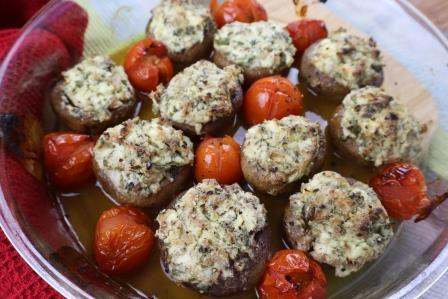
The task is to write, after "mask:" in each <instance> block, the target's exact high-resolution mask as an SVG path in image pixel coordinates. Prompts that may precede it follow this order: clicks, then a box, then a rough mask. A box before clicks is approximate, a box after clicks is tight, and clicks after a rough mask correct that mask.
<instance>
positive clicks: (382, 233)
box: [285, 171, 393, 277]
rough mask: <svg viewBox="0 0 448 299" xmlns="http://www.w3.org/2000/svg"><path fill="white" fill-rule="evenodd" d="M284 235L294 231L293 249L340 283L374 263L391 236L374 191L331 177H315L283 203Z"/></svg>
mask: <svg viewBox="0 0 448 299" xmlns="http://www.w3.org/2000/svg"><path fill="white" fill-rule="evenodd" d="M289 201H290V203H289V204H290V209H291V215H289V216H288V217H287V219H285V225H286V228H287V231H288V230H294V231H300V232H302V235H300V236H296V238H297V239H298V240H296V242H295V244H294V247H295V248H297V249H301V250H305V251H310V250H311V252H310V254H311V255H312V256H313V257H314V258H315V259H316V260H317V261H319V262H321V263H326V264H329V265H331V266H333V267H335V268H336V276H338V277H345V276H347V275H349V274H350V273H352V272H355V271H358V270H359V269H361V268H362V267H363V266H364V264H365V263H367V262H369V261H372V260H374V259H376V258H378V257H379V256H380V255H381V254H382V253H383V252H384V249H385V247H386V245H387V244H388V243H389V241H390V240H391V238H392V236H393V230H392V227H391V224H390V221H389V217H388V215H387V213H386V210H385V209H384V208H383V206H382V205H381V202H380V200H379V199H378V197H377V195H376V193H375V191H373V189H371V188H370V187H369V186H367V185H366V184H364V183H361V182H358V181H356V182H354V183H353V184H350V182H349V181H348V180H347V179H346V178H344V177H342V176H341V175H339V174H338V173H336V172H332V171H324V172H321V173H318V174H316V175H315V176H314V177H313V178H312V179H311V180H310V181H309V182H308V183H307V184H303V185H302V187H301V191H300V192H299V193H296V194H294V195H292V196H291V197H290V199H289Z"/></svg>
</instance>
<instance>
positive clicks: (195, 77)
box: [151, 60, 243, 134]
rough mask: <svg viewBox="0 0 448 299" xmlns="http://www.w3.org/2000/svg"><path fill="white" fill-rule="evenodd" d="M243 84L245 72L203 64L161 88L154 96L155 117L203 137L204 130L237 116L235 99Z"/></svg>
mask: <svg viewBox="0 0 448 299" xmlns="http://www.w3.org/2000/svg"><path fill="white" fill-rule="evenodd" d="M242 82H243V75H242V72H241V69H240V68H239V67H237V66H233V65H232V66H228V67H225V68H224V69H220V68H218V67H217V66H216V65H215V64H213V63H211V62H209V61H206V60H201V61H198V62H196V63H195V64H193V65H191V66H189V67H188V68H186V69H184V70H183V71H182V72H180V73H179V74H177V75H176V76H174V78H173V79H171V81H170V83H169V84H168V87H166V88H165V87H164V86H163V85H159V87H158V88H157V90H156V91H155V92H153V93H152V94H151V98H152V100H153V110H154V113H160V115H161V116H162V117H163V118H166V119H169V120H171V121H174V122H176V123H179V124H185V125H188V126H191V127H193V128H194V129H195V131H196V133H197V134H200V133H201V130H202V127H203V126H204V125H205V124H207V123H209V122H212V121H214V120H217V119H218V118H221V117H226V116H229V115H231V113H232V112H233V106H232V97H234V95H235V92H236V90H237V89H238V88H240V84H241V83H242Z"/></svg>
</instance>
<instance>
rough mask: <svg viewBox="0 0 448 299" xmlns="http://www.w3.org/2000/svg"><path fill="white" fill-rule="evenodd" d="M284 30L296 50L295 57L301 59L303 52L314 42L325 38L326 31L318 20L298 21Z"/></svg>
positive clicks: (322, 23) (323, 24)
mask: <svg viewBox="0 0 448 299" xmlns="http://www.w3.org/2000/svg"><path fill="white" fill-rule="evenodd" d="M286 29H287V30H288V32H289V35H290V36H291V38H292V42H293V43H294V46H295V47H296V49H297V53H296V56H297V57H301V56H302V54H303V53H304V52H305V50H306V49H307V48H308V47H309V46H311V45H312V44H314V43H315V42H316V41H318V40H320V39H323V38H326V37H327V36H328V30H327V27H326V26H325V23H324V22H323V21H320V20H307V19H304V20H299V21H295V22H291V23H289V24H288V26H287V27H286Z"/></svg>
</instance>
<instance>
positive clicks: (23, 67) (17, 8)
mask: <svg viewBox="0 0 448 299" xmlns="http://www.w3.org/2000/svg"><path fill="white" fill-rule="evenodd" d="M46 2H48V0H14V1H0V64H1V62H2V60H3V59H4V58H5V56H6V54H7V52H8V50H9V49H10V47H11V46H12V44H13V43H14V41H15V40H16V39H17V38H18V36H19V35H20V32H21V29H20V27H21V26H23V25H24V24H25V22H26V21H27V20H28V19H29V18H30V17H32V16H33V15H34V14H35V13H36V12H37V11H38V10H39V9H40V7H41V6H43V5H44V4H46ZM86 26H87V15H86V13H85V12H84V10H82V9H81V8H80V7H79V6H78V5H77V4H75V3H72V2H66V3H64V5H62V6H61V7H59V9H58V10H56V11H55V12H54V14H52V16H51V18H48V19H47V20H46V21H45V23H43V24H41V26H40V28H36V29H34V30H33V31H31V32H30V34H29V35H28V36H27V38H26V39H25V40H24V41H23V44H22V46H21V48H20V49H18V50H17V52H16V54H15V55H14V57H13V59H12V60H11V61H10V64H9V66H8V67H9V70H8V77H7V78H5V80H3V82H2V83H1V86H0V89H1V90H2V92H1V93H0V103H1V105H0V110H1V111H3V112H15V113H16V114H18V115H21V113H22V112H23V110H24V109H23V107H27V111H28V112H30V113H31V114H33V115H34V116H36V117H39V116H40V115H41V106H42V105H41V99H42V97H43V96H44V94H43V92H42V86H45V82H47V81H49V79H50V78H52V77H53V75H54V72H56V71H57V72H60V71H61V70H63V69H65V68H67V67H68V66H69V65H70V64H71V63H73V62H74V61H77V60H78V59H79V58H80V56H81V55H82V50H83V36H84V31H85V29H86ZM14 27H17V28H14ZM3 28H5V29H3ZM6 28H7V29H6ZM36 61H38V62H39V63H36ZM23 82H26V85H24V84H23ZM24 102H26V104H24ZM10 162H11V163H16V164H17V162H16V161H15V160H14V159H11V160H10ZM13 169H16V170H20V169H21V168H20V165H19V166H16V167H13V168H11V169H10V171H12V170H13ZM34 181H35V180H34ZM30 185H33V184H32V183H30ZM34 185H36V186H37V183H36V184H34ZM34 185H33V186H34ZM17 192H18V193H17V194H16V195H17V197H16V198H19V197H20V194H21V193H26V192H21V191H20V190H17ZM40 192H41V193H43V194H44V193H45V192H42V191H40ZM22 200H23V201H26V202H22V206H25V207H26V206H30V207H31V206H33V200H32V199H30V198H22ZM48 210H50V209H48ZM37 226H38V223H37V224H36V223H35V227H37ZM50 241H51V240H50ZM50 243H51V242H50ZM0 256H1V261H0V298H44V299H47V298H48V299H49V298H62V296H61V295H59V294H58V293H57V292H56V291H55V290H54V289H53V288H52V287H51V286H49V285H48V284H47V283H46V282H45V281H44V280H42V279H41V278H40V277H39V276H38V275H37V274H36V273H35V272H34V271H33V270H32V269H31V268H30V267H29V266H28V265H27V264H26V262H25V261H24V260H23V259H22V258H21V257H20V255H19V254H18V253H17V251H16V250H15V249H14V248H13V247H12V246H11V244H10V242H9V241H8V239H7V238H6V236H5V235H4V234H3V232H1V231H0Z"/></svg>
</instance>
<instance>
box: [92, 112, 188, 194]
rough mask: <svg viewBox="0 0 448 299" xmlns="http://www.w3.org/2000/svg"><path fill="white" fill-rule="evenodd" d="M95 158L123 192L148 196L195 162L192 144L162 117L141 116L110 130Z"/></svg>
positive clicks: (98, 147)
mask: <svg viewBox="0 0 448 299" xmlns="http://www.w3.org/2000/svg"><path fill="white" fill-rule="evenodd" d="M93 157H94V159H95V161H96V163H97V164H98V165H99V167H100V169H101V170H102V171H103V172H104V173H105V174H106V176H107V177H108V178H109V179H110V180H111V182H112V183H113V185H114V186H115V188H116V189H117V190H119V192H120V193H122V194H124V195H130V196H132V195H137V196H149V195H151V194H155V193H157V192H159V191H160V189H161V183H162V182H163V181H164V180H169V181H171V182H172V181H173V180H174V177H175V174H176V170H177V169H179V167H182V166H186V165H192V164H193V159H194V157H193V143H192V142H191V141H190V139H189V138H188V137H186V136H184V135H183V133H182V131H179V130H175V129H174V128H173V127H171V126H170V125H168V124H165V123H163V122H162V121H161V120H159V119H153V120H151V121H146V120H141V119H139V118H138V117H137V118H134V119H130V120H127V121H125V122H123V123H122V124H120V125H117V126H115V127H112V128H109V129H107V130H106V131H105V132H104V133H103V134H102V135H101V136H100V138H99V139H98V141H97V142H96V145H95V147H94V149H93Z"/></svg>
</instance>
